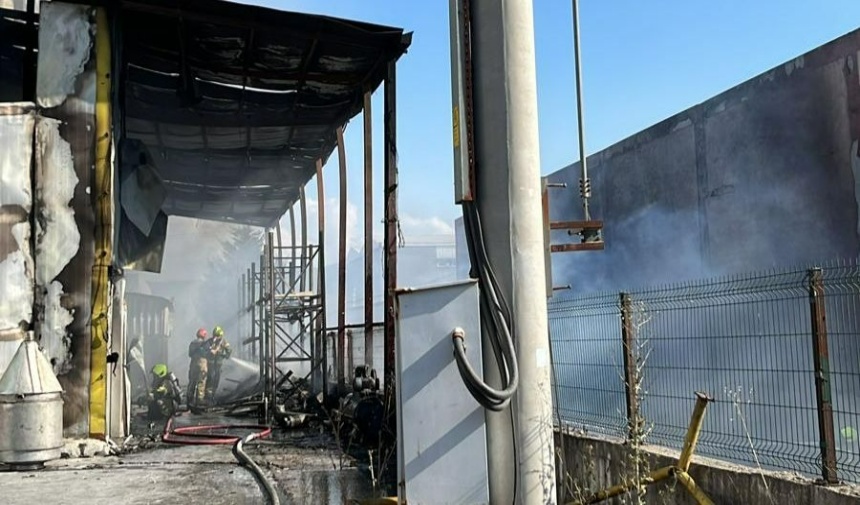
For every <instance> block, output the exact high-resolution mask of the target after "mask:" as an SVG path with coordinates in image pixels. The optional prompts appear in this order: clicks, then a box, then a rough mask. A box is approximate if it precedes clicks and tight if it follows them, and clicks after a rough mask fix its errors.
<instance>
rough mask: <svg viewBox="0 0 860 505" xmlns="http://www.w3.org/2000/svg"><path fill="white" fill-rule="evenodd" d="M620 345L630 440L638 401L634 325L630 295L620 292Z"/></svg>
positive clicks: (637, 410)
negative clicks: (622, 357)
mask: <svg viewBox="0 0 860 505" xmlns="http://www.w3.org/2000/svg"><path fill="white" fill-rule="evenodd" d="M620 298H621V345H622V346H623V348H624V393H625V397H626V399H627V402H626V403H627V439H628V440H631V439H632V438H633V435H634V433H635V432H636V429H637V426H636V424H637V422H638V421H637V420H638V418H639V401H638V398H637V396H636V381H637V374H636V327H635V325H634V324H633V317H632V316H633V315H632V313H631V311H632V307H633V304H632V303H631V300H630V295H629V294H627V293H621V296H620Z"/></svg>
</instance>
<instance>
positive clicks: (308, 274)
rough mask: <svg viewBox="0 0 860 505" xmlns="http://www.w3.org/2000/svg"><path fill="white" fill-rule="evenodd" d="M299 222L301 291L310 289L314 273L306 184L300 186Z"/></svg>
mask: <svg viewBox="0 0 860 505" xmlns="http://www.w3.org/2000/svg"><path fill="white" fill-rule="evenodd" d="M299 222H300V225H301V227H300V228H299V229H300V230H301V237H302V246H301V247H302V249H301V252H302V254H301V256H302V270H301V271H302V279H301V283H300V284H299V288H300V290H301V291H304V290H305V289H308V281H309V280H310V279H311V278H312V276H313V273H314V271H313V268H311V262H310V258H308V200H307V198H305V187H304V186H302V187H300V188H299ZM311 289H312V288H311Z"/></svg>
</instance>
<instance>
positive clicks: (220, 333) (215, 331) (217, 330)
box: [212, 326, 224, 337]
mask: <svg viewBox="0 0 860 505" xmlns="http://www.w3.org/2000/svg"><path fill="white" fill-rule="evenodd" d="M212 334H213V335H215V336H216V337H223V336H224V328H222V327H220V326H216V327H215V328H214V329H213V330H212Z"/></svg>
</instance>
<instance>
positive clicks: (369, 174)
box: [364, 92, 373, 368]
mask: <svg viewBox="0 0 860 505" xmlns="http://www.w3.org/2000/svg"><path fill="white" fill-rule="evenodd" d="M364 364H365V365H367V366H369V367H371V368H372V367H373V108H372V106H371V94H370V92H367V93H365V94H364Z"/></svg>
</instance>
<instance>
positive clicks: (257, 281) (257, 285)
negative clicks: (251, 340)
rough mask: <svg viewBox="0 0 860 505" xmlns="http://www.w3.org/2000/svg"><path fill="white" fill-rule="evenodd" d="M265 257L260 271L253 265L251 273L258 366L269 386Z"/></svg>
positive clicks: (261, 257)
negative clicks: (264, 301) (264, 294)
mask: <svg viewBox="0 0 860 505" xmlns="http://www.w3.org/2000/svg"><path fill="white" fill-rule="evenodd" d="M263 264H264V263H263V256H262V255H260V263H259V265H260V270H259V272H258V271H257V270H256V265H257V264H256V263H252V264H251V272H252V274H253V275H254V307H255V309H254V324H255V327H254V329H255V330H256V331H255V336H256V337H257V358H258V359H257V364H258V365H259V366H260V380H262V381H263V384H268V379H267V378H266V351H265V349H266V347H265V342H266V339H265V335H264V334H265V332H264V330H263V326H264V320H265V316H264V311H263Z"/></svg>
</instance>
